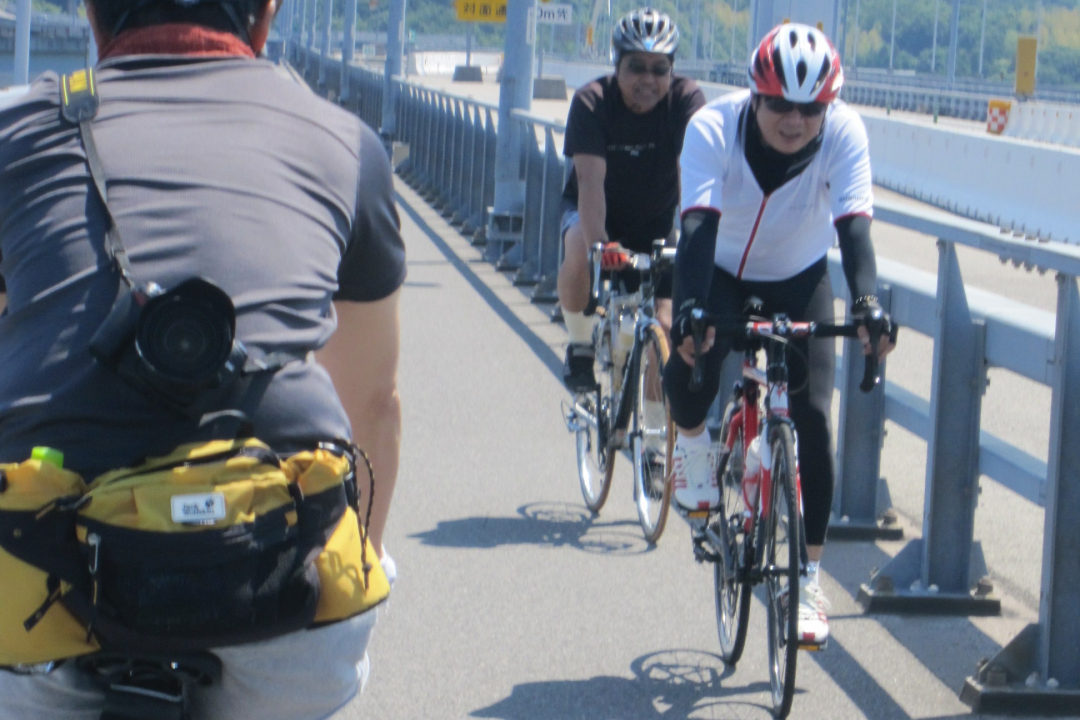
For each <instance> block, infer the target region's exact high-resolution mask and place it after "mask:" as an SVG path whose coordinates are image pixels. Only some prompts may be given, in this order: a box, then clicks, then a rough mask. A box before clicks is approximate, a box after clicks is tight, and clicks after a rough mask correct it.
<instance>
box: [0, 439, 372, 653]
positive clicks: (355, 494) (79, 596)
mask: <svg viewBox="0 0 1080 720" xmlns="http://www.w3.org/2000/svg"><path fill="white" fill-rule="evenodd" d="M361 457H363V455H362V453H359V452H357V453H356V454H355V455H352V454H349V453H345V452H342V451H340V450H338V449H337V448H336V446H330V445H326V446H320V447H319V448H318V449H316V450H312V451H308V452H303V453H299V454H296V455H294V456H292V457H289V458H286V459H284V460H281V459H279V458H278V456H277V455H275V454H274V453H273V452H272V451H271V450H270V448H269V447H267V446H266V445H265V444H263V443H261V442H259V441H258V440H251V439H249V440H236V441H214V442H209V443H198V444H190V445H184V446H181V447H179V448H177V449H176V450H175V451H174V452H172V453H170V454H169V455H167V456H164V457H157V458H151V459H149V460H147V461H146V462H144V463H143V464H141V465H139V466H137V467H134V468H126V469H120V470H115V471H112V472H109V473H106V474H104V475H102V476H100V477H98V478H96V479H95V480H94V481H93V482H92V483H91V484H90V485H89V487H88V488H87V490H86V492H85V494H83V495H82V496H81V497H80V498H79V499H78V502H77V503H75V509H74V513H73V515H74V517H73V523H72V534H71V538H70V543H69V544H70V545H71V547H73V548H74V552H75V555H76V556H77V557H78V558H79V560H80V562H78V563H77V564H76V565H77V567H78V570H77V571H76V572H74V573H72V572H71V569H70V567H67V566H64V567H49V566H48V565H46V566H45V567H43V568H42V569H44V570H46V571H48V572H49V576H50V577H58V578H60V579H61V580H63V581H64V582H66V583H68V584H69V585H70V589H68V590H67V591H66V592H63V594H62V598H61V600H62V605H63V608H62V609H65V610H67V611H69V612H70V614H71V616H73V617H74V618H75V619H77V620H78V621H79V623H80V624H81V627H82V629H83V636H82V637H83V638H84V639H85V638H86V637H89V636H92V637H93V638H94V639H95V640H96V641H97V642H98V643H99V644H100V645H101V647H103V648H104V649H107V650H111V651H123V652H155V653H160V652H189V651H194V650H202V649H207V648H212V647H220V646H224V645H235V644H240V643H245V642H252V641H255V640H262V639H266V638H270V637H276V636H278V635H281V634H284V633H287V632H291V631H294V630H299V629H303V628H307V627H312V626H314V625H317V624H324V623H328V622H334V621H338V620H342V619H345V618H347V617H352V616H354V615H357V614H359V613H361V612H364V611H366V610H368V609H370V608H372V607H373V606H375V605H377V604H378V603H379V602H381V601H382V600H384V599H385V598H386V597H387V595H388V594H389V583H388V582H387V580H386V576H385V574H384V573H383V571H382V568H381V566H380V565H379V563H378V562H377V559H376V556H375V553H374V550H373V548H372V547H371V545H370V543H369V541H368V540H367V533H366V531H365V530H364V527H363V525H362V524H361V522H360V495H361V492H360V491H359V488H358V485H357V480H356V478H357V475H356V473H355V463H356V461H358V460H359V459H360V458H361ZM362 467H363V468H364V469H365V471H368V470H370V466H369V465H368V464H367V462H366V458H364V462H363V463H362ZM365 474H369V473H368V472H365ZM369 477H370V475H369ZM370 488H371V489H370V490H369V491H368V493H367V495H368V497H367V503H366V505H367V512H370V501H371V491H373V489H374V483H373V482H372V483H371V484H370ZM365 519H366V514H365ZM69 564H70V563H69ZM65 574H66V575H67V576H66V577H65ZM52 582H53V584H54V585H55V580H54V581H52ZM40 587H41V586H40V585H39V590H38V594H40ZM52 612H56V611H55V610H54V611H52ZM48 614H49V613H48V612H47V613H46V616H47V615H48ZM19 620H20V621H21V620H22V619H21V618H20V619H19ZM8 633H9V630H8V628H7V626H4V627H2V628H0V634H3V635H7V634H8ZM70 654H78V653H77V652H76V653H68V654H67V655H64V656H70ZM49 659H55V658H49ZM9 660H10V658H9ZM18 662H27V661H26V660H18Z"/></svg>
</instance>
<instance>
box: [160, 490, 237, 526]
mask: <svg viewBox="0 0 1080 720" xmlns="http://www.w3.org/2000/svg"><path fill="white" fill-rule="evenodd" d="M172 519H173V522H175V523H182V524H186V525H187V524H193V523H194V524H199V525H211V524H213V523H214V522H216V521H218V520H224V519H225V494H224V493H219V492H217V493H199V494H197V495H173V497H172Z"/></svg>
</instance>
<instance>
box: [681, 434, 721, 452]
mask: <svg viewBox="0 0 1080 720" xmlns="http://www.w3.org/2000/svg"><path fill="white" fill-rule="evenodd" d="M675 444H676V445H678V446H679V447H683V448H687V449H690V448H701V447H708V446H709V445H711V444H712V438H711V437H710V436H709V433H708V432H703V433H699V434H697V435H693V436H691V435H687V434H685V433H679V437H678V439H677V440H676V441H675Z"/></svg>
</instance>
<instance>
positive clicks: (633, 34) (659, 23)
mask: <svg viewBox="0 0 1080 720" xmlns="http://www.w3.org/2000/svg"><path fill="white" fill-rule="evenodd" d="M611 47H612V49H613V50H614V51H615V60H616V61H618V59H619V58H620V57H622V56H623V53H628V52H650V53H662V54H664V55H674V54H675V50H676V48H678V47H679V28H677V27H675V23H674V22H672V20H671V18H670V17H668V15H667V13H663V12H660V11H659V10H653V9H652V8H650V7H644V8H640V9H638V10H633V11H631V12H630V13H628V14H627V15H626V16H625V17H623V18H622V19H621V20H619V22H617V23H615V29H614V30H612V31H611Z"/></svg>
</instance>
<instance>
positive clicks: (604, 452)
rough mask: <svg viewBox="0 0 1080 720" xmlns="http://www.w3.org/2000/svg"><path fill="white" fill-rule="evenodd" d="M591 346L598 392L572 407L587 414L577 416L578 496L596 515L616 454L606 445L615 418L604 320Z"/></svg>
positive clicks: (604, 498)
mask: <svg viewBox="0 0 1080 720" xmlns="http://www.w3.org/2000/svg"><path fill="white" fill-rule="evenodd" d="M593 345H594V347H595V348H596V362H595V365H594V366H593V372H594V373H595V374H596V381H597V389H596V390H594V391H593V392H590V393H582V394H580V395H578V396H577V397H576V398H575V404H576V405H578V406H580V407H581V408H582V409H583V410H584V411H585V412H584V415H586V417H579V420H578V425H577V432H576V441H577V467H578V482H580V483H581V494H582V496H583V497H584V498H585V507H587V508H589V510H591V511H592V512H594V513H598V512H600V508H602V507H603V506H604V503H605V502H607V497H608V493H609V492H610V491H611V476H612V472H613V471H614V469H615V454H616V453H615V452H614V451H612V449H611V448H610V447H609V443H608V440H609V438H610V434H611V428H612V425H613V423H614V416H615V397H614V391H615V383H614V379H615V367H614V364H613V361H612V357H611V326H610V324H609V323H607V322H606V321H605V320H601V321H600V324H599V325H597V326H596V331H595V335H594V343H593ZM579 415H581V413H579Z"/></svg>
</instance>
